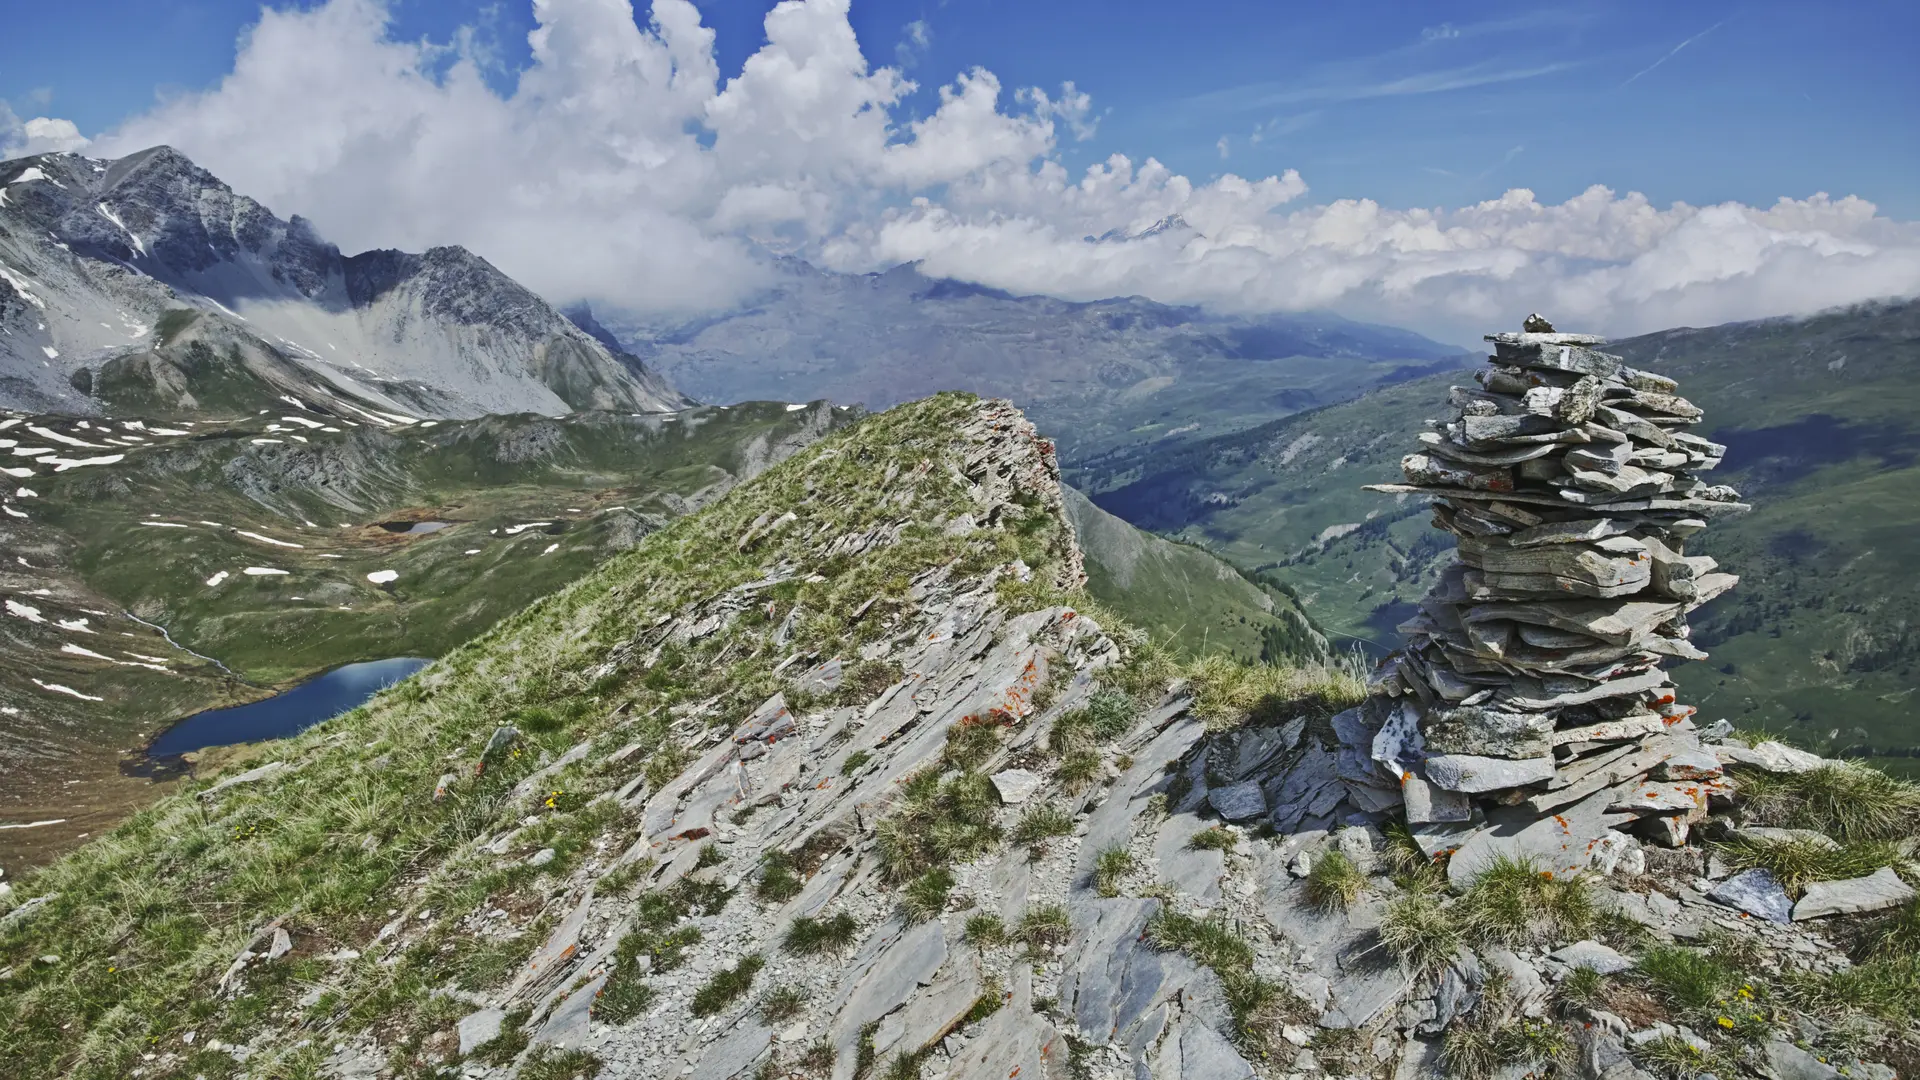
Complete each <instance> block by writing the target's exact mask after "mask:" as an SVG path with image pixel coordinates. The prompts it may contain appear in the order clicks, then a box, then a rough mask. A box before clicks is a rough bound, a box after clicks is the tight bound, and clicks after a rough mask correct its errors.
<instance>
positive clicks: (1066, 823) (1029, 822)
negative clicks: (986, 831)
mask: <svg viewBox="0 0 1920 1080" xmlns="http://www.w3.org/2000/svg"><path fill="white" fill-rule="evenodd" d="M1072 834H1073V815H1072V814H1069V813H1067V812H1066V811H1065V810H1062V809H1060V808H1059V807H1057V806H1054V805H1053V804H1051V803H1043V804H1041V805H1039V806H1036V807H1034V808H1033V809H1031V810H1029V811H1027V812H1026V813H1025V814H1023V815H1021V817H1020V822H1019V824H1017V825H1015V826H1014V827H1013V835H1012V836H1011V837H1010V839H1011V840H1012V841H1013V842H1014V843H1016V844H1020V845H1022V846H1023V847H1028V848H1032V849H1033V850H1034V853H1035V854H1041V853H1044V852H1045V851H1046V847H1047V841H1049V840H1057V839H1059V838H1060V837H1062V836H1071V835H1072Z"/></svg>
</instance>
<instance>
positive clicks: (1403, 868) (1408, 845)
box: [1380, 818, 1447, 889]
mask: <svg viewBox="0 0 1920 1080" xmlns="http://www.w3.org/2000/svg"><path fill="white" fill-rule="evenodd" d="M1381 831H1382V832H1384V833H1385V834H1386V837H1387V849H1386V851H1384V852H1382V853H1381V856H1380V858H1381V861H1382V862H1384V863H1385V864H1386V867H1387V874H1388V876H1390V877H1391V878H1393V882H1394V884H1396V885H1398V886H1400V887H1401V888H1402V889H1437V888H1444V887H1445V886H1446V883H1447V875H1446V867H1445V864H1444V863H1443V862H1442V861H1440V860H1437V859H1432V858H1429V857H1428V856H1427V853H1426V852H1425V851H1423V850H1421V848H1420V842H1419V841H1417V840H1415V839H1414V838H1413V830H1412V829H1411V828H1410V827H1408V825H1407V823H1406V822H1405V821H1403V820H1401V819H1399V818H1394V819H1393V820H1392V821H1389V822H1387V824H1386V825H1385V826H1384V827H1383V828H1382V829H1381Z"/></svg>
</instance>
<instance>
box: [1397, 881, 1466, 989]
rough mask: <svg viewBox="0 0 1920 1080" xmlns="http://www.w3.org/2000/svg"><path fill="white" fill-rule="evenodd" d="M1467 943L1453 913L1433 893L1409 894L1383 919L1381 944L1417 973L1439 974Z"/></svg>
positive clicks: (1400, 899) (1399, 899) (1400, 898)
mask: <svg viewBox="0 0 1920 1080" xmlns="http://www.w3.org/2000/svg"><path fill="white" fill-rule="evenodd" d="M1464 942H1465V935H1464V934H1462V933H1461V930H1460V926H1459V924H1458V923H1457V922H1456V921H1455V920H1454V917H1453V913H1452V912H1450V911H1448V910H1447V909H1446V908H1445V907H1443V906H1441V902H1440V900H1439V899H1438V898H1436V897H1434V896H1433V895H1432V894H1430V893H1424V892H1411V893H1407V894H1405V895H1403V896H1401V897H1399V898H1398V899H1396V900H1394V901H1393V902H1392V903H1390V904H1388V905H1387V910H1386V914H1385V915H1383V916H1382V917H1381V920H1380V944H1381V945H1384V946H1385V947H1386V948H1387V949H1388V950H1389V951H1391V952H1392V953H1393V954H1394V955H1395V956H1398V957H1399V958H1400V961H1401V962H1402V963H1404V964H1406V965H1407V967H1408V968H1410V969H1412V970H1413V972H1414V973H1415V974H1425V973H1428V972H1433V971H1438V970H1439V969H1441V968H1442V967H1445V966H1446V965H1447V964H1448V963H1450V962H1451V961H1452V960H1453V957H1454V954H1455V953H1458V952H1459V951H1460V946H1461V945H1462V944H1464Z"/></svg>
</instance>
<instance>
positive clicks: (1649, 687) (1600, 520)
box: [1338, 315, 1747, 882]
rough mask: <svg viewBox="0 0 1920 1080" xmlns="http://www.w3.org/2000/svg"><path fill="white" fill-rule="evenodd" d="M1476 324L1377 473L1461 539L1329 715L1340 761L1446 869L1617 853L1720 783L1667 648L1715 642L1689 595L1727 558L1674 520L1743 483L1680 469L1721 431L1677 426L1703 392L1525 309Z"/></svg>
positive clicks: (1675, 652)
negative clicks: (1487, 347)
mask: <svg viewBox="0 0 1920 1080" xmlns="http://www.w3.org/2000/svg"><path fill="white" fill-rule="evenodd" d="M1487 340H1488V341H1491V342H1492V343H1493V348H1494V355H1493V356H1491V357H1489V361H1490V363H1491V366H1490V367H1488V368H1485V369H1482V370H1480V371H1478V372H1476V373H1475V379H1476V381H1477V382H1478V383H1479V387H1478V388H1476V389H1470V388H1465V387H1453V388H1452V389H1451V391H1450V392H1449V402H1450V404H1451V405H1453V407H1454V416H1453V419H1451V420H1448V421H1446V422H1444V423H1434V424H1433V427H1434V430H1430V431H1427V432H1423V433H1422V434H1421V435H1420V442H1421V444H1422V445H1421V447H1420V449H1419V450H1418V452H1416V453H1413V454H1409V455H1407V456H1406V457H1405V458H1404V459H1402V461H1401V468H1402V469H1403V471H1404V472H1405V474H1406V480H1407V482H1406V483H1404V484H1378V485H1370V486H1369V490H1373V491H1380V492H1387V493H1391V494H1397V495H1421V496H1428V497H1431V499H1432V500H1433V514H1434V517H1433V524H1434V526H1435V527H1436V528H1441V529H1445V530H1447V531H1448V532H1451V533H1453V534H1454V536H1455V537H1456V538H1457V542H1458V548H1457V556H1456V558H1455V561H1454V562H1453V563H1452V564H1451V565H1449V566H1448V567H1447V568H1446V570H1445V571H1444V572H1443V573H1442V574H1441V577H1440V582H1439V584H1438V585H1436V586H1435V587H1434V589H1433V590H1432V591H1431V592H1430V593H1428V594H1427V596H1426V598H1425V599H1423V600H1422V601H1421V602H1420V611H1419V613H1418V614H1417V615H1415V616H1414V617H1413V618H1412V619H1410V620H1408V621H1407V622H1405V623H1402V624H1401V625H1400V627H1399V629H1400V631H1401V633H1402V634H1404V635H1405V638H1406V647H1405V649H1404V650H1403V651H1401V652H1399V653H1396V654H1394V655H1393V656H1392V657H1390V658H1388V659H1387V660H1386V661H1384V662H1383V663H1382V664H1381V666H1380V667H1379V668H1378V669H1377V670H1376V672H1375V674H1374V676H1373V678H1372V681H1371V683H1372V685H1371V691H1372V692H1371V694H1370V696H1369V699H1368V701H1367V703H1366V705H1365V706H1363V707H1362V708H1361V709H1360V710H1358V715H1357V716H1356V715H1353V714H1345V715H1343V717H1342V718H1340V720H1341V723H1340V724H1339V725H1338V726H1340V727H1343V728H1346V729H1347V730H1344V731H1342V732H1341V735H1342V741H1343V743H1345V744H1346V747H1347V754H1346V756H1345V760H1343V761H1342V769H1341V773H1342V777H1343V779H1346V780H1347V781H1348V783H1349V789H1350V790H1353V791H1354V792H1355V794H1365V792H1364V790H1363V788H1364V787H1365V786H1371V787H1373V788H1374V790H1373V791H1372V792H1371V794H1372V796H1373V798H1372V800H1371V801H1372V802H1373V804H1374V805H1373V807H1371V808H1372V809H1375V810H1376V811H1378V810H1382V809H1385V808H1388V807H1390V806H1391V805H1392V804H1393V803H1396V802H1400V801H1404V804H1405V813H1406V818H1407V821H1408V823H1409V825H1410V826H1411V828H1412V829H1413V831H1414V833H1415V836H1416V838H1417V839H1419V841H1420V842H1421V844H1422V846H1423V847H1424V848H1426V849H1427V851H1428V853H1429V854H1438V853H1440V852H1443V851H1452V852H1453V853H1454V859H1453V864H1454V866H1453V869H1454V874H1453V876H1454V878H1455V880H1456V882H1459V881H1462V880H1470V878H1471V876H1472V875H1473V874H1474V873H1477V871H1478V870H1479V869H1480V868H1481V867H1483V866H1484V864H1485V863H1486V862H1487V861H1488V860H1490V859H1491V858H1493V857H1494V856H1497V855H1502V854H1504V855H1507V856H1509V857H1525V858H1528V859H1531V860H1534V861H1536V863H1537V864H1538V865H1539V866H1540V867H1541V869H1542V870H1545V871H1563V872H1578V871H1580V870H1585V869H1591V868H1595V867H1599V868H1601V869H1604V870H1612V869H1614V864H1615V863H1617V862H1618V860H1619V859H1620V858H1621V857H1623V854H1624V855H1626V856H1627V857H1629V859H1630V861H1631V862H1639V861H1640V858H1641V856H1640V846H1639V844H1638V843H1637V842H1635V841H1634V840H1633V839H1631V837H1630V834H1637V835H1638V836H1639V837H1640V838H1643V839H1646V840H1649V841H1652V842H1655V843H1658V844H1661V845H1664V846H1679V845H1681V844H1684V843H1685V842H1686V839H1687V834H1688V827H1689V826H1690V825H1692V824H1695V823H1697V822H1699V821H1701V820H1702V819H1704V818H1705V816H1706V813H1707V810H1708V804H1709V801H1710V800H1715V799H1721V798H1725V797H1727V796H1729V795H1730V794H1731V789H1730V787H1729V785H1730V783H1731V781H1730V780H1729V779H1727V778H1725V777H1724V776H1723V775H1722V773H1721V767H1720V762H1719V760H1718V759H1717V758H1716V757H1715V755H1714V754H1713V753H1712V752H1711V751H1708V750H1705V749H1704V748H1703V747H1702V746H1701V744H1700V741H1699V737H1698V735H1697V734H1696V733H1695V732H1694V725H1693V723H1692V721H1691V720H1690V719H1689V718H1690V717H1691V715H1692V714H1693V712H1694V710H1693V709H1692V708H1690V707H1688V706H1686V705H1682V704H1680V703H1679V702H1678V701H1677V699H1676V693H1675V688H1674V686H1673V684H1672V683H1671V682H1670V681H1669V680H1668V678H1667V674H1666V672H1665V671H1663V670H1662V665H1663V664H1665V663H1666V662H1667V661H1669V660H1699V659H1702V658H1704V657H1705V656H1706V654H1705V653H1704V652H1702V651H1701V650H1699V649H1698V648H1695V647H1694V646H1693V645H1692V644H1690V643H1689V642H1688V640H1687V637H1688V628H1687V613H1688V612H1690V611H1692V610H1693V609H1694V608H1697V607H1699V606H1700V605H1701V604H1704V603H1706V602H1707V601H1709V600H1711V599H1713V598H1714V597H1716V596H1719V595H1720V594H1721V593H1724V592H1726V591H1727V590H1728V589H1729V588H1732V587H1733V585H1734V584H1735V583H1736V582H1737V581H1738V579H1737V578H1736V577H1734V576H1733V575H1731V574H1725V573H1720V572H1718V570H1717V569H1716V565H1715V563H1714V560H1712V559H1711V558H1708V557H1706V556H1704V555H1688V554H1687V550H1686V549H1687V544H1688V540H1689V538H1691V537H1692V536H1693V535H1694V534H1696V533H1698V532H1700V531H1701V530H1702V529H1704V528H1705V527H1706V526H1707V523H1708V522H1709V521H1710V520H1711V519H1713V518H1714V517H1717V516H1719V515H1723V514H1729V513H1735V512H1739V511H1744V510H1746V509H1747V507H1746V506H1745V505H1743V504H1741V503H1740V502H1739V501H1738V500H1739V495H1738V493H1737V492H1735V491H1734V490H1733V489H1732V488H1729V487H1725V486H1711V485H1708V484H1706V483H1704V482H1702V481H1700V480H1698V479H1695V475H1694V474H1696V473H1701V472H1705V471H1707V470H1710V469H1712V468H1713V467H1714V466H1716V465H1717V464H1719V462H1720V459H1721V457H1722V455H1724V454H1725V453H1726V448H1725V447H1724V446H1720V445H1718V444H1715V443H1712V442H1709V441H1707V440H1706V439H1703V438H1700V437H1699V436H1696V435H1693V434H1690V433H1689V432H1688V431H1687V429H1688V428H1689V427H1691V426H1693V425H1694V424H1696V423H1698V422H1699V420H1700V418H1701V411H1700V409H1699V408H1697V407H1695V406H1694V405H1693V404H1692V403H1690V402H1688V401H1686V400H1685V399H1684V398H1681V397H1678V396H1677V395H1676V391H1677V390H1678V385H1677V384H1676V383H1675V382H1674V380H1672V379H1669V378H1667V377H1665V376H1663V375H1656V374H1653V373H1652V372H1647V371H1638V370H1635V369H1633V368H1631V367H1628V366H1626V365H1625V364H1624V363H1622V362H1621V359H1620V358H1619V357H1617V356H1612V355H1609V354H1607V353H1604V352H1601V351H1599V350H1598V348H1597V346H1599V345H1601V344H1603V339H1601V338H1597V337H1591V336H1588V335H1584V334H1560V333H1555V332H1554V331H1553V327H1552V325H1551V324H1549V323H1548V322H1547V321H1546V320H1544V319H1542V318H1540V317H1539V316H1538V315H1534V316H1529V317H1528V318H1527V320H1526V323H1525V329H1524V332H1522V333H1518V334H1511V333H1509V334H1493V335H1489V336H1488V337H1487ZM1363 752H1364V755H1365V756H1364V758H1362V756H1361V755H1362V753H1363ZM1356 781H1357V782H1359V784H1360V785H1362V787H1361V788H1356V787H1355V783H1356ZM1361 801H1363V802H1364V801H1366V800H1364V799H1363V800H1361ZM1603 863H1604V865H1603Z"/></svg>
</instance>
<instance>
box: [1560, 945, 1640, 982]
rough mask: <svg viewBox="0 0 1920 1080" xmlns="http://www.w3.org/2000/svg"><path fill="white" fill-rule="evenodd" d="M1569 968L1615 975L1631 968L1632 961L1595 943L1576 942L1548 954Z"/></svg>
mask: <svg viewBox="0 0 1920 1080" xmlns="http://www.w3.org/2000/svg"><path fill="white" fill-rule="evenodd" d="M1550 955H1551V956H1552V957H1553V958H1554V959H1555V960H1558V961H1560V962H1561V963H1563V964H1565V965H1567V966H1568V967H1569V968H1592V969H1593V970H1595V971H1597V972H1599V973H1600V974H1602V975H1615V974H1618V973H1620V972H1622V971H1625V970H1627V969H1628V968H1630V967H1632V966H1633V961H1632V960H1631V959H1630V958H1628V957H1625V956H1622V955H1620V954H1619V953H1617V952H1615V951H1614V950H1612V949H1609V948H1608V947H1606V946H1605V945H1602V944H1600V943H1599V942H1597V941H1592V940H1588V941H1576V942H1574V943H1573V944H1571V945H1568V946H1566V947H1565V948H1563V949H1559V950H1556V951H1555V952H1553V953H1552V954H1550Z"/></svg>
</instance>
